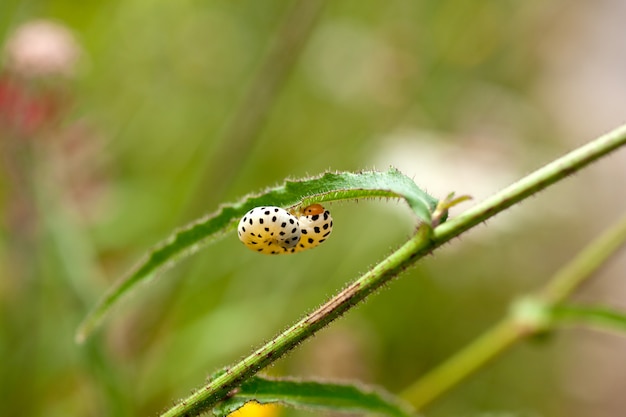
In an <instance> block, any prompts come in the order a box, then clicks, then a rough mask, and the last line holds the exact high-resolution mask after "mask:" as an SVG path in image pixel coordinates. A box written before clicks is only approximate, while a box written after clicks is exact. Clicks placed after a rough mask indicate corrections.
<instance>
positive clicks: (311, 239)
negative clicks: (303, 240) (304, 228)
mask: <svg viewBox="0 0 626 417" xmlns="http://www.w3.org/2000/svg"><path fill="white" fill-rule="evenodd" d="M307 242H309V243H313V242H315V239H313V238H312V237H310V238H309V239H308V240H307Z"/></svg>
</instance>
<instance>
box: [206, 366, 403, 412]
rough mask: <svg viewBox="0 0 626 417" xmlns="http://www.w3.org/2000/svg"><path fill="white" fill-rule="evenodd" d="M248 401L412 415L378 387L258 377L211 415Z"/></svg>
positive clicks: (398, 400)
mask: <svg viewBox="0 0 626 417" xmlns="http://www.w3.org/2000/svg"><path fill="white" fill-rule="evenodd" d="M249 401H256V402H258V403H260V404H267V403H280V404H283V405H287V406H290V407H295V408H305V409H317V410H327V411H334V412H342V413H367V414H379V415H380V414H382V415H387V416H394V417H408V416H412V417H413V416H415V413H414V412H413V410H412V409H411V407H410V406H409V405H408V404H406V403H404V402H403V401H402V400H400V399H399V398H397V397H395V396H393V395H391V394H389V393H387V392H384V391H381V390H378V389H373V388H366V387H363V386H361V385H354V384H336V383H326V382H316V381H298V380H293V379H267V378H262V377H258V376H255V377H252V378H250V379H248V380H247V381H246V382H244V383H243V384H242V385H241V387H240V388H239V389H238V390H237V393H236V394H235V395H234V396H233V397H231V398H229V399H227V400H225V401H223V402H221V403H220V404H218V405H217V406H216V407H215V408H214V409H213V414H214V415H215V416H216V417H225V416H227V415H228V414H230V413H232V412H233V411H236V410H237V409H239V408H241V407H243V405H244V404H245V403H247V402H249Z"/></svg>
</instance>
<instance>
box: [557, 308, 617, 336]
mask: <svg viewBox="0 0 626 417" xmlns="http://www.w3.org/2000/svg"><path fill="white" fill-rule="evenodd" d="M552 319H553V321H554V323H555V324H559V323H582V324H587V325H591V326H593V327H599V328H603V329H607V330H612V331H616V332H619V333H622V334H624V335H626V313H624V312H622V311H617V310H614V309H612V308H609V307H605V306H579V305H576V306H575V305H571V304H562V305H558V306H556V307H554V308H553V309H552Z"/></svg>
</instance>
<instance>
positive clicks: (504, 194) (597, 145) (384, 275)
mask: <svg viewBox="0 0 626 417" xmlns="http://www.w3.org/2000/svg"><path fill="white" fill-rule="evenodd" d="M624 144H626V125H624V126H621V127H619V128H617V129H615V130H613V131H612V132H610V133H607V134H606V135H603V136H601V137H599V138H597V139H596V140H594V141H593V142H591V143H589V144H587V145H585V146H583V147H581V148H579V149H576V150H574V151H572V152H570V153H568V154H567V155H564V156H563V157H561V158H559V159H558V160H556V161H554V162H552V163H550V164H548V165H546V166H544V167H543V168H540V169H539V170H537V171H535V172H534V173H532V174H530V175H529V176H527V177H525V178H524V179H522V180H520V181H518V182H516V183H515V184H513V185H511V186H510V187H507V188H506V189H504V190H503V191H501V192H499V193H497V194H496V195H494V196H493V197H491V198H489V199H487V200H485V201H483V202H482V203H480V204H478V205H476V206H474V208H472V209H470V210H468V211H466V212H464V213H463V214H461V215H460V216H459V217H457V218H455V219H452V220H450V221H448V222H446V223H443V224H442V225H440V226H438V227H437V228H436V229H434V231H432V233H431V229H430V228H429V227H420V228H419V229H418V233H417V234H416V235H415V236H414V237H413V238H411V239H410V240H409V241H408V242H407V243H405V244H404V245H403V246H402V247H400V248H399V249H398V250H396V251H395V252H393V253H392V254H391V255H389V256H388V257H387V258H386V259H384V260H383V261H382V262H380V263H379V264H378V265H376V266H375V267H374V268H373V269H372V270H371V271H369V272H368V273H366V274H365V275H363V276H361V277H360V278H359V279H358V280H356V281H354V282H353V283H352V284H350V285H349V286H348V287H346V288H345V289H344V290H342V291H341V292H340V293H339V294H337V295H335V296H334V297H333V298H331V299H330V300H329V301H328V302H327V303H325V304H324V305H322V306H321V307H320V308H318V309H317V310H316V311H314V312H313V313H311V314H309V315H308V316H307V317H305V318H304V319H302V320H300V321H299V322H298V323H296V324H295V325H293V326H292V327H291V328H289V329H287V330H286V331H285V332H283V333H281V334H279V335H278V336H276V337H275V338H274V339H272V340H270V341H269V342H268V343H267V344H265V345H264V346H263V347H261V348H260V349H258V350H256V351H255V352H253V353H252V354H251V355H249V356H248V357H246V358H244V359H243V360H242V361H240V362H238V363H237V364H235V365H233V366H232V367H229V368H227V369H226V370H225V371H224V373H222V374H220V375H219V376H217V377H215V378H214V379H213V380H212V381H210V382H209V383H208V384H207V385H206V386H204V387H202V388H200V389H199V390H197V391H196V392H195V393H193V394H192V395H190V396H189V397H187V398H185V399H183V400H181V401H180V402H179V403H178V404H177V405H175V406H174V407H172V408H170V409H169V410H168V411H166V412H165V413H164V414H163V415H162V417H173V416H191V415H198V414H200V413H202V412H204V411H207V410H209V409H210V408H211V407H213V406H214V405H215V404H216V403H217V402H219V401H220V400H222V399H223V398H225V397H226V396H227V395H228V394H229V393H230V392H231V391H232V390H233V389H235V388H236V387H237V386H238V385H239V384H240V383H241V382H242V381H243V380H245V379H246V378H248V377H250V376H252V375H254V374H255V373H256V372H258V371H259V370H261V369H262V368H264V367H266V366H267V365H269V364H271V363H272V362H274V361H275V360H277V359H278V358H280V357H281V356H282V355H284V354H285V353H287V352H288V351H289V350H291V349H292V348H294V347H295V346H296V345H298V344H299V343H301V342H302V341H304V340H306V339H307V338H309V337H311V336H312V335H313V334H315V332H317V331H318V330H319V329H321V328H322V327H324V326H326V325H327V324H329V323H330V322H332V321H333V320H335V319H336V318H338V317H340V316H341V315H342V314H344V313H345V312H346V311H348V310H349V309H350V308H352V307H353V306H354V305H356V304H357V303H358V302H359V301H361V300H363V299H365V298H366V297H367V296H368V295H369V294H371V293H372V292H374V291H375V290H376V289H378V288H380V287H382V286H383V285H385V284H386V283H387V282H389V281H390V280H391V279H392V278H394V277H395V276H397V275H398V274H399V273H400V272H402V271H403V270H404V269H406V268H407V267H409V266H410V265H412V264H413V263H415V262H416V261H417V260H418V259H420V258H422V257H423V256H425V255H427V254H428V253H430V252H431V251H432V250H433V249H435V248H437V247H439V246H441V245H442V244H444V243H446V242H448V241H449V240H451V239H453V238H454V237H456V236H459V235H460V234H461V233H463V232H464V231H466V230H468V229H470V228H472V227H474V226H476V225H478V224H480V223H481V222H483V221H485V220H487V219H488V218H490V217H492V216H495V215H496V214H497V213H499V212H501V211H503V210H505V209H507V208H508V207H510V206H512V205H513V204H515V203H517V202H519V201H522V200H523V199H525V198H526V197H528V196H530V195H532V194H534V193H536V192H539V191H541V190H543V189H544V188H546V187H548V186H549V185H551V184H553V183H555V182H557V181H559V180H561V179H563V178H565V177H566V176H568V175H570V174H572V173H574V172H576V171H577V170H579V169H581V168H582V167H584V166H586V165H588V164H590V163H591V162H593V161H595V160H597V159H599V158H601V157H602V156H604V155H606V154H608V153H609V152H611V151H613V150H615V149H617V148H618V147H620V146H622V145H624ZM506 334H508V333H506V332H504V331H502V335H500V331H499V332H497V333H495V336H492V338H493V339H494V340H496V341H498V342H499V343H500V345H501V346H502V347H501V348H500V349H499V350H502V349H504V347H506V346H507V345H506V344H504V343H502V341H503V340H505V338H504V336H503V335H506ZM509 337H510V336H509ZM482 344H483V346H480V345H478V348H476V347H475V348H474V349H475V352H478V353H480V355H479V354H475V357H474V356H472V357H474V358H475V359H472V358H470V360H469V361H468V363H469V365H468V364H465V369H466V372H467V370H470V371H471V368H472V366H471V364H472V363H473V362H476V363H484V362H485V361H486V359H487V358H489V357H491V356H495V354H497V353H498V351H499V350H495V351H494V350H493V349H491V348H490V346H495V342H493V341H492V342H489V338H488V339H487V341H483V342H482ZM490 352H492V353H490ZM481 358H482V359H481ZM461 363H463V362H461ZM459 372H460V370H459Z"/></svg>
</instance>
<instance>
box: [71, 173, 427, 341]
mask: <svg viewBox="0 0 626 417" xmlns="http://www.w3.org/2000/svg"><path fill="white" fill-rule="evenodd" d="M380 197H382V198H403V199H404V200H406V201H407V203H408V204H409V207H411V209H412V210H413V212H414V213H415V215H416V216H417V218H418V219H419V220H420V221H421V222H422V223H424V224H426V225H427V226H428V227H430V221H431V212H432V211H433V210H434V209H435V207H436V205H437V200H436V199H435V198H434V197H431V196H430V195H428V194H427V193H426V192H424V191H422V190H421V189H420V188H419V187H418V186H417V185H416V184H415V182H414V181H413V180H412V179H410V178H409V177H407V176H406V175H404V174H402V173H401V172H400V171H398V170H397V169H394V168H391V169H389V170H388V171H385V172H379V171H363V172H358V173H351V172H341V173H330V172H328V173H325V174H323V175H321V176H319V177H315V178H308V179H302V180H296V181H286V182H285V183H284V184H283V185H281V186H279V187H275V188H270V189H268V190H266V191H265V192H263V193H261V194H257V195H249V196H247V197H245V198H243V199H242V200H241V201H239V202H237V203H234V204H227V205H223V206H221V207H220V208H219V209H218V210H217V211H216V212H215V213H213V214H210V215H207V216H205V217H203V218H201V219H199V220H197V221H195V222H193V223H191V224H189V225H187V226H185V227H183V228H181V229H179V230H177V231H175V232H174V233H173V234H172V235H171V236H170V237H169V238H168V239H166V240H164V241H163V242H161V243H160V244H158V245H157V246H156V247H154V248H153V249H152V250H150V251H149V252H148V253H147V254H146V255H145V256H144V257H143V258H142V259H141V260H140V261H139V263H138V264H137V265H136V266H135V268H133V269H132V270H131V272H130V273H129V274H128V275H127V276H125V277H124V278H123V279H122V280H121V281H119V282H118V283H117V284H116V285H114V286H113V287H112V288H111V289H110V290H109V291H108V292H107V294H105V296H104V297H103V298H102V299H101V300H100V301H99V303H98V304H97V305H96V307H95V308H94V309H93V310H92V311H91V312H90V313H89V314H88V315H87V317H86V318H85V320H84V321H83V322H82V324H81V325H80V326H79V328H78V330H77V332H76V340H77V341H78V342H82V341H84V339H85V338H86V337H87V336H88V335H89V334H90V333H91V332H92V331H93V330H94V329H95V327H96V326H97V325H98V324H99V323H100V322H101V321H102V319H103V318H104V316H105V315H106V314H107V312H108V311H109V310H110V309H111V307H112V306H113V305H114V304H115V303H116V302H117V301H118V300H119V299H120V298H121V297H122V296H123V295H125V294H126V293H128V292H129V291H130V290H131V289H133V288H135V287H136V286H137V284H139V283H141V282H145V281H148V280H149V279H151V278H153V277H154V275H155V274H156V273H157V272H162V271H164V270H165V269H167V268H169V267H172V266H173V265H175V264H176V262H177V261H179V260H180V259H181V258H183V257H186V256H189V255H191V254H193V253H195V252H197V251H198V250H199V249H200V248H202V247H203V246H205V245H207V244H208V243H210V242H212V241H215V240H217V239H218V238H221V237H223V236H224V235H225V234H226V233H228V232H231V231H233V230H234V229H235V228H236V227H237V223H238V222H239V219H240V218H241V217H242V216H243V215H244V214H245V213H246V212H248V210H250V209H252V208H254V207H258V206H270V205H271V206H278V207H282V208H285V209H290V208H296V207H299V206H308V205H310V204H314V203H322V202H330V201H338V200H354V199H363V198H380Z"/></svg>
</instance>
